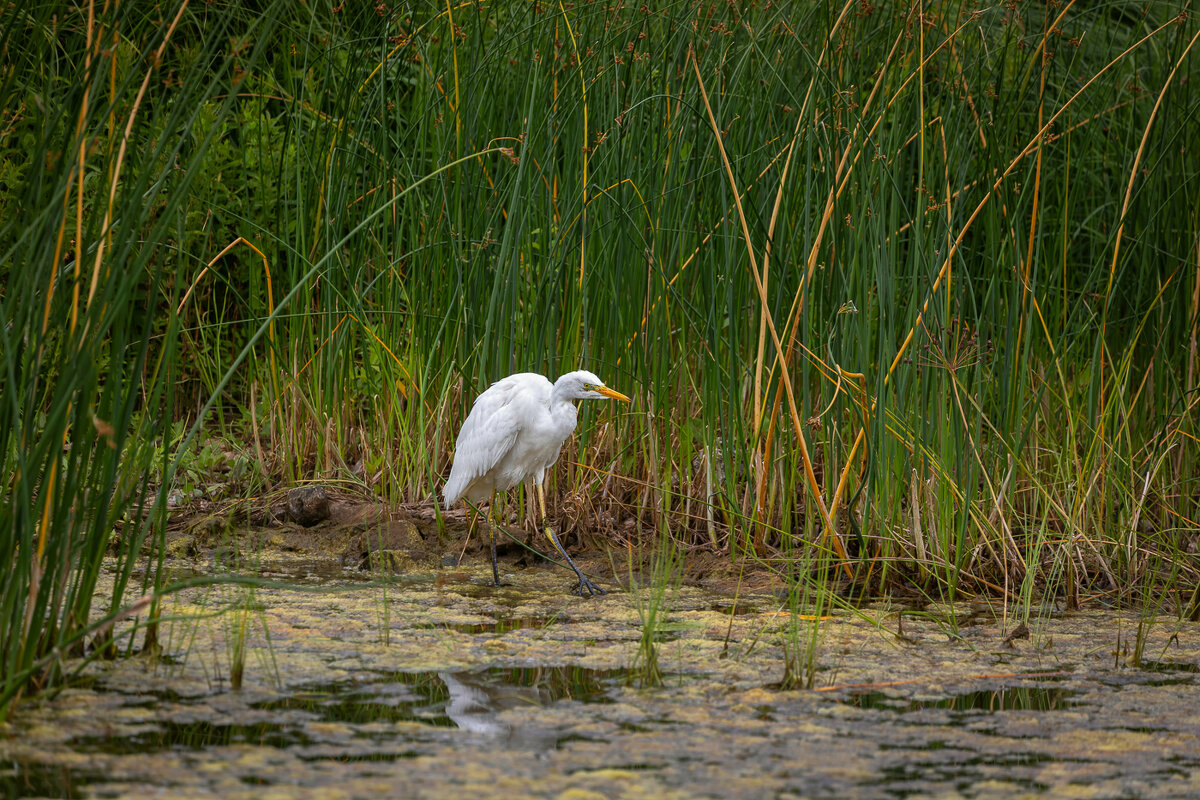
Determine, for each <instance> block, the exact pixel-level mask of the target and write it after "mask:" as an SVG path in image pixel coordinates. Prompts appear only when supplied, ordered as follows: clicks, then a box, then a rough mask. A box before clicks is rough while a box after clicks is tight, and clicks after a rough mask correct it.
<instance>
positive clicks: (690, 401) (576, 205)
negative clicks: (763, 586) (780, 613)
mask: <svg viewBox="0 0 1200 800" xmlns="http://www.w3.org/2000/svg"><path fill="white" fill-rule="evenodd" d="M180 9H182V10H180ZM259 11H261V9H258V8H255V9H253V10H251V9H247V8H244V7H243V6H241V5H239V4H237V3H232V4H228V5H224V6H221V7H220V13H217V11H216V10H215V9H211V8H210V7H208V6H205V7H200V6H195V7H193V6H191V5H186V6H173V7H171V8H170V9H157V8H156V9H155V10H154V11H152V12H146V11H141V10H135V9H124V8H122V9H119V10H118V11H116V12H100V11H96V12H95V14H96V16H95V17H94V18H93V19H92V21H90V22H89V20H88V17H87V14H86V9H73V10H71V11H69V12H67V11H61V10H60V9H59V8H58V7H57V6H50V5H46V6H36V7H35V8H33V9H32V10H30V11H22V12H12V13H5V14H4V15H3V17H0V36H2V37H3V45H4V48H5V52H6V54H8V55H7V56H6V59H7V65H6V66H5V68H4V71H3V72H0V89H2V91H3V92H4V96H5V101H6V102H5V103H4V106H3V107H4V108H5V109H7V111H6V112H5V113H6V116H5V117H4V118H3V119H2V120H0V170H2V172H0V208H2V209H3V215H2V222H0V277H3V283H4V288H3V290H2V293H0V303H2V304H3V308H4V322H5V325H4V327H3V330H0V337H3V343H4V353H5V356H4V366H5V369H6V373H7V374H6V376H5V392H4V401H5V402H4V403H3V406H4V410H3V412H0V438H2V440H3V441H2V443H0V458H3V459H4V463H3V469H2V470H0V474H3V475H4V476H5V480H6V481H7V482H8V485H9V491H8V492H6V493H5V499H4V501H3V505H0V521H2V522H3V525H0V531H2V533H0V536H3V537H4V540H3V542H0V544H2V545H4V546H6V547H7V549H8V552H11V553H14V554H15V555H14V558H13V560H12V562H11V564H10V566H9V567H7V569H6V578H7V580H6V581H5V583H4V586H5V587H6V588H5V589H4V590H3V600H2V603H3V605H2V606H0V625H3V626H4V628H3V630H0V635H2V638H0V640H2V641H4V642H5V645H4V646H3V647H4V649H3V655H4V659H5V661H4V674H5V675H6V676H15V677H13V678H11V679H9V678H7V677H6V683H5V692H6V694H5V695H4V697H5V698H9V697H11V696H13V694H14V693H15V692H17V691H19V688H20V686H23V685H24V681H26V680H27V679H29V678H30V677H33V676H39V675H46V674H47V673H46V669H47V668H46V664H47V663H48V662H46V660H45V659H46V658H47V657H48V655H49V654H51V653H54V652H56V651H55V648H60V649H61V648H63V647H64V646H65V645H66V644H67V643H68V642H74V641H78V636H79V631H80V630H81V627H80V626H82V625H84V624H85V621H86V620H87V618H88V613H89V606H90V602H91V588H90V587H91V586H92V585H93V582H94V580H95V574H96V571H97V570H98V569H99V568H100V564H101V559H102V557H103V556H104V553H105V552H108V551H109V548H110V547H113V548H115V551H116V552H118V553H119V555H118V562H119V564H120V565H121V566H120V567H119V569H120V570H121V574H122V580H121V581H120V582H119V583H120V586H119V590H118V593H117V595H115V596H120V594H121V592H122V591H123V590H124V587H125V586H126V585H127V584H128V582H129V581H130V580H133V578H132V576H133V571H132V566H133V564H134V563H135V556H137V555H138V554H139V553H140V552H142V550H143V547H144V545H146V544H147V543H151V544H153V543H154V542H156V541H161V536H162V532H163V527H164V520H165V515H166V512H167V509H166V499H167V497H168V495H169V484H170V483H171V479H172V469H173V465H174V464H176V463H178V460H179V459H180V458H181V457H186V456H185V453H186V452H187V451H188V449H189V447H190V445H191V442H192V441H194V438H195V437H196V436H198V435H212V434H214V433H220V434H223V435H225V436H227V437H229V438H231V439H233V440H238V439H239V438H240V439H241V440H242V441H245V442H247V445H246V446H247V449H248V450H251V451H253V452H254V454H255V455H254V459H255V462H256V463H258V464H259V467H260V470H261V471H262V472H263V473H264V474H265V475H266V476H268V477H269V478H270V479H271V480H273V481H276V482H281V483H286V482H291V481H294V480H298V479H312V478H318V479H330V478H339V479H346V480H357V481H361V482H364V483H367V484H368V485H369V486H371V487H373V488H374V489H376V490H377V491H378V492H379V493H380V494H381V495H382V496H383V497H385V498H386V499H388V500H390V501H393V502H400V501H403V502H431V501H432V499H433V497H434V496H435V494H436V492H437V490H438V489H439V487H440V483H441V480H442V477H443V476H444V475H445V474H446V473H447V471H448V464H449V461H450V457H451V449H452V447H453V439H454V434H455V432H456V430H457V426H458V424H459V423H460V422H461V420H462V419H463V417H464V416H465V414H466V411H467V410H468V408H469V404H470V402H471V400H472V398H473V397H474V395H475V394H476V393H477V392H478V391H480V390H482V389H483V388H484V387H485V386H486V385H487V384H488V383H489V382H490V381H492V380H495V379H496V378H499V377H501V376H503V375H505V374H508V373H509V372H513V371H517V370H537V371H542V372H545V373H547V374H550V375H551V376H553V375H557V374H558V373H560V372H564V371H567V370H570V369H574V368H576V367H579V366H586V367H588V368H590V369H592V370H593V371H595V372H597V373H598V374H600V375H601V377H603V378H604V379H605V380H606V381H608V382H609V383H610V384H611V385H613V386H614V387H616V388H618V389H620V390H621V391H624V392H626V393H627V394H630V395H631V396H632V397H634V399H635V403H634V404H633V406H632V407H631V408H628V409H622V410H620V411H619V412H617V413H615V414H614V412H613V411H612V410H611V409H594V408H585V409H584V410H583V411H582V412H581V414H582V416H583V419H582V421H581V422H582V424H581V426H580V432H579V434H578V435H577V436H576V437H575V438H574V439H573V440H572V441H571V442H570V443H569V444H568V447H567V452H565V453H564V457H563V458H562V459H561V460H560V462H559V466H558V467H557V468H556V469H555V471H554V474H553V475H552V476H550V478H549V480H548V487H547V488H548V498H549V499H551V504H552V506H553V508H552V513H553V514H556V515H560V514H566V513H576V512H577V511H578V509H580V508H584V509H586V511H587V514H586V518H585V519H583V524H582V529H583V530H590V531H591V532H592V533H591V535H592V537H593V538H592V541H604V540H605V539H604V537H634V538H638V539H644V540H645V541H646V542H647V543H648V544H650V545H651V546H653V545H654V543H655V542H656V541H657V539H658V538H659V537H671V539H672V540H673V542H674V544H675V545H676V546H678V547H679V549H680V550H681V551H682V552H686V551H689V550H691V549H694V548H698V547H703V548H708V549H711V550H716V551H719V552H726V553H729V554H730V556H731V558H735V559H742V558H752V559H755V560H756V561H758V562H759V563H762V564H764V565H766V566H767V567H769V568H772V569H777V570H779V571H780V573H781V574H783V575H788V574H793V573H794V568H795V567H796V565H797V564H812V563H816V561H817V560H820V559H817V558H816V556H817V554H824V553H826V552H828V553H832V556H829V559H830V569H828V570H824V571H821V573H820V574H821V575H822V576H824V577H822V578H821V579H822V580H824V579H825V578H828V579H830V580H837V581H839V582H841V581H845V582H848V583H849V584H850V585H851V586H853V587H854V588H855V591H856V592H858V593H860V594H861V593H863V592H867V593H870V592H878V591H886V590H887V589H888V588H890V587H892V586H893V585H895V584H896V583H904V584H910V585H916V586H918V587H920V588H921V589H922V590H923V591H925V592H927V593H929V594H930V595H931V596H935V597H944V598H948V599H949V600H951V601H953V600H954V598H955V597H957V596H960V595H963V594H967V595H974V594H980V593H985V594H991V595H995V596H1002V597H1005V598H1007V599H1009V600H1011V602H1013V603H1014V604H1016V605H1018V606H1020V607H1022V608H1024V609H1025V611H1023V612H1022V613H1023V614H1024V613H1027V610H1028V605H1029V604H1030V603H1031V602H1032V599H1033V598H1034V597H1039V598H1040V597H1044V596H1052V595H1061V596H1063V597H1065V598H1066V599H1067V601H1068V602H1071V603H1075V602H1084V601H1086V600H1088V599H1097V598H1098V599H1104V600H1111V599H1120V598H1128V597H1130V596H1131V593H1136V592H1139V591H1142V590H1141V589H1139V588H1138V587H1144V586H1145V585H1146V584H1145V580H1146V573H1147V570H1151V571H1154V572H1155V573H1156V574H1157V575H1158V576H1160V577H1161V581H1160V583H1161V589H1162V590H1163V592H1164V593H1165V594H1167V595H1169V596H1171V597H1173V598H1174V605H1175V607H1176V609H1177V611H1179V612H1186V613H1192V614H1194V613H1196V612H1195V609H1196V607H1200V606H1198V604H1197V603H1196V602H1195V600H1194V599H1193V598H1194V597H1195V596H1197V588H1196V587H1198V586H1200V574H1198V572H1197V566H1198V565H1197V564H1196V561H1195V557H1194V555H1192V554H1191V549H1194V548H1190V547H1189V545H1188V541H1189V540H1190V537H1194V534H1193V533H1192V531H1193V530H1194V529H1195V520H1196V519H1197V515H1198V513H1200V509H1197V499H1196V498H1197V497H1198V495H1197V492H1196V487H1197V463H1196V456H1195V454H1196V452H1197V450H1196V448H1195V447H1194V441H1195V435H1196V434H1195V408H1196V404H1195V402H1194V399H1195V392H1196V388H1197V368H1198V367H1200V359H1198V355H1197V351H1196V347H1195V344H1194V342H1195V334H1196V327H1197V318H1198V310H1200V309H1198V306H1200V300H1198V299H1197V298H1198V296H1200V295H1198V294H1197V291H1198V290H1197V286H1198V283H1197V272H1198V268H1197V259H1198V258H1200V254H1198V248H1197V245H1196V242H1197V240H1198V239H1200V227H1198V225H1197V221H1196V220H1197V218H1198V212H1200V208H1198V207H1197V203H1198V202H1200V201H1198V200H1197V198H1200V191H1198V189H1200V184H1198V181H1200V176H1198V174H1197V170H1196V167H1195V163H1196V160H1195V153H1194V152H1192V150H1193V148H1192V145H1191V142H1192V141H1194V140H1196V139H1197V133H1198V130H1197V128H1198V125H1197V112H1198V111H1200V96H1198V95H1197V94H1196V93H1195V92H1194V91H1192V90H1191V89H1190V88H1189V87H1191V86H1194V85H1195V84H1196V81H1197V79H1198V78H1200V74H1198V73H1197V70H1200V66H1197V64H1198V63H1200V62H1198V61H1197V59H1196V58H1195V52H1194V50H1195V46H1196V41H1197V32H1198V31H1200V23H1197V20H1196V18H1195V15H1194V14H1190V15H1189V14H1188V13H1187V11H1188V4H1187V3H1185V2H1182V0H1180V1H1178V2H1176V1H1174V0H1162V1H1159V2H1150V3H1145V4H1138V5H1137V6H1136V7H1134V6H1132V5H1129V4H1127V3H1124V2H1119V1H1118V0H1111V2H1104V3H1099V4H1086V5H1080V4H1077V3H1076V4H1070V3H1068V4H1060V5H1058V6H1051V5H1047V4H1044V3H1031V2H1018V3H1006V4H998V5H996V6H994V7H987V8H980V7H978V5H977V4H973V3H966V2H961V0H958V1H951V0H946V1H945V2H936V1H935V2H926V3H923V4H913V5H896V4H873V3H862V2H859V1H858V0H854V2H846V3H843V4H836V3H835V4H823V5H817V6H814V5H800V6H795V5H794V4H793V5H791V6H789V5H787V4H766V3H746V4H740V5H729V4H717V3H707V2H674V3H668V4H665V5H664V4H658V5H656V6H655V7H654V8H653V9H651V8H650V7H649V6H640V5H639V4H626V5H624V6H622V5H620V4H605V3H575V4H570V5H568V4H559V5H549V4H543V3H518V2H512V1H511V0H504V1H503V2H493V3H487V2H481V3H475V4H464V5H459V6H454V5H445V4H443V5H438V4H432V3H425V2H407V3H405V2H401V3H395V4H391V5H388V6H386V7H384V6H381V7H379V9H378V10H377V8H376V7H375V6H365V5H364V6H361V7H359V6H353V7H352V4H341V5H336V4H318V5H312V4H306V5H300V6H293V5H292V4H278V5H269V6H268V7H267V10H266V13H265V14H264V15H262V16H261V17H260V15H259ZM176 13H178V14H179V22H178V24H177V25H176V26H175V27H174V28H171V27H170V22H171V20H172V19H174V18H175V15H176ZM160 14H161V15H162V16H161V18H160V17H159V16H156V15H160ZM89 32H90V33H89ZM168 34H169V35H168ZM114 36H115V37H116V41H117V42H118V44H117V45H115V46H110V44H109V43H110V41H111V40H113V38H114ZM164 43H165V44H164ZM147 76H148V77H149V79H148V80H147V82H146V86H147V88H146V90H145V92H144V93H142V94H139V90H140V87H141V86H142V82H143V80H145V79H146V78H147ZM131 120H132V122H131ZM127 128H128V130H129V131H130V133H129V135H128V139H126V134H125V131H126V129H127ZM126 141H127V145H126V150H125V152H126V155H125V157H124V159H123V160H122V159H121V157H120V155H119V153H120V151H121V145H122V142H126ZM81 174H82V175H83V180H82V181H80V179H79V176H80V175H81ZM114 186H115V187H116V191H115V193H113V192H112V191H111V187H114ZM110 197H111V199H110ZM76 241H79V242H82V243H83V244H82V245H81V246H79V247H78V248H77V247H76V245H75V242H76ZM77 250H78V251H79V252H80V253H81V254H82V256H81V257H78V258H77V257H76V251H77ZM171 420H185V421H186V422H187V423H188V425H189V428H188V430H189V434H188V435H187V436H185V437H184V438H183V439H182V441H180V442H179V443H178V444H177V445H174V446H167V445H166V444H164V443H165V442H167V440H168V438H169V437H168V436H167V431H168V427H167V426H168V423H169V422H170V421H171ZM360 462H361V468H360V467H359V466H358V465H359V464H360ZM152 464H157V468H155V469H153V470H151V465H152ZM580 498H586V502H582V503H581V502H580ZM114 531H115V533H114ZM821 558H822V559H823V558H825V556H824V555H822V556H821ZM155 563H157V562H155ZM146 574H148V575H151V576H153V574H154V573H153V570H151V571H150V572H148V573H146ZM138 580H142V579H141V578H138ZM145 581H146V586H147V590H148V591H149V590H151V589H152V588H153V584H154V578H153V577H150V578H146V579H145ZM35 664H36V665H38V666H37V667H36V668H34V665H35ZM38 679H39V680H42V678H41V677H39V678H38Z"/></svg>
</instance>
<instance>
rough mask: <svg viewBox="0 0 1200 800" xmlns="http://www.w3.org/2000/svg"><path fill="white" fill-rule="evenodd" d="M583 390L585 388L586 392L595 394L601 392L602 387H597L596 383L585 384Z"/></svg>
mask: <svg viewBox="0 0 1200 800" xmlns="http://www.w3.org/2000/svg"><path fill="white" fill-rule="evenodd" d="M583 388H584V389H585V390H586V391H589V392H595V391H599V389H600V387H599V386H597V385H596V384H594V383H585V384H584V385H583Z"/></svg>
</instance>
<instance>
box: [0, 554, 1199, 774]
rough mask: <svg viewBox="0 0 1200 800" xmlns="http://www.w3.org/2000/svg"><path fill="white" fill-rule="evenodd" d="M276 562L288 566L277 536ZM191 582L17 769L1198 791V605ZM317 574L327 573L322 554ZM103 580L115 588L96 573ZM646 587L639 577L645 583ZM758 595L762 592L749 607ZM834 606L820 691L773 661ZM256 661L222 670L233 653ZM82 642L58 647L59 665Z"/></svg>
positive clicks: (458, 574)
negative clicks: (1160, 615)
mask: <svg viewBox="0 0 1200 800" xmlns="http://www.w3.org/2000/svg"><path fill="white" fill-rule="evenodd" d="M275 559H276V560H275V561H274V562H273V566H272V569H271V574H272V575H273V576H288V575H289V571H288V568H287V563H286V557H285V556H283V555H280V554H277V555H276V556H275ZM304 569H305V570H306V572H305V573H304V574H303V576H302V578H303V579H302V580H299V581H297V582H298V583H299V584H302V585H297V586H290V587H277V586H270V587H266V586H258V587H253V588H248V587H244V586H221V587H207V588H192V589H187V590H184V591H182V592H180V593H179V594H177V595H174V596H172V597H171V598H169V599H167V600H166V601H165V602H164V606H163V609H162V610H163V613H164V614H165V615H166V616H167V621H165V622H164V623H163V625H162V627H161V629H160V631H159V639H160V642H161V643H162V644H163V646H164V650H165V653H164V654H165V655H166V656H169V658H166V659H162V660H157V661H156V660H152V659H149V658H135V659H127V660H121V661H117V662H111V663H103V662H96V663H92V664H89V665H87V666H86V667H85V668H84V669H83V672H82V675H83V677H84V678H85V682H83V683H80V684H78V685H76V686H74V687H72V688H68V689H66V690H64V691H62V692H60V693H58V694H57V695H54V696H45V697H40V698H34V699H32V700H30V701H28V702H26V703H25V704H24V705H22V706H21V707H20V708H19V710H18V712H17V713H16V715H15V716H14V717H13V718H12V719H11V720H10V721H8V722H6V723H4V724H3V727H2V728H0V758H2V760H3V763H4V764H5V765H8V767H7V769H6V770H5V771H3V772H0V785H2V786H3V787H4V791H5V794H6V796H34V797H36V796H62V795H66V794H69V795H72V796H88V795H95V796H122V797H132V798H140V797H151V796H153V797H229V798H242V797H245V798H251V797H253V798H263V797H301V798H304V797H314V798H316V797H321V798H329V797H346V798H357V797H380V796H388V797H391V796H396V797H430V798H433V797H458V796H463V797H466V796H474V795H477V796H481V797H490V798H506V797H513V798H517V797H546V798H590V797H630V798H636V797H647V798H650V797H722V798H726V797H733V798H736V797H755V798H757V797H796V798H835V797H867V798H873V797H879V798H892V797H930V798H935V797H936V798H949V797H967V798H992V797H996V798H999V797H1005V798H1009V797H1111V798H1117V797H1189V796H1197V795H1198V793H1200V685H1198V680H1197V679H1198V678H1200V673H1198V671H1197V663H1198V662H1200V626H1198V625H1195V624H1192V623H1178V622H1175V621H1173V620H1169V619H1160V620H1155V621H1153V622H1154V624H1152V625H1150V627H1149V628H1148V631H1146V632H1145V633H1146V636H1145V640H1144V641H1143V642H1141V647H1142V652H1143V653H1145V654H1146V659H1147V664H1148V665H1149V668H1146V669H1141V668H1138V667H1137V666H1136V665H1134V664H1132V662H1131V655H1130V654H1131V652H1132V651H1133V649H1134V648H1135V647H1136V646H1137V645H1138V642H1137V640H1136V636H1137V633H1138V627H1137V623H1138V619H1137V618H1136V617H1132V616H1129V615H1120V614H1117V613H1115V612H1105V611H1087V612H1081V613H1072V614H1062V615H1048V616H1047V617H1045V618H1042V619H1035V620H1032V621H1031V623H1030V628H1031V634H1030V636H1029V638H1023V639H1014V640H1011V641H1010V640H1008V634H1009V633H1011V632H1012V630H1013V629H1014V628H1015V627H1016V625H1015V621H1010V622H1009V623H1008V624H1007V626H1006V625H1005V622H1004V620H1003V618H1000V617H997V616H995V615H993V614H991V613H979V612H978V610H975V611H971V610H970V609H962V608H932V607H931V608H925V609H916V610H915V611H914V610H912V609H906V610H904V613H903V619H902V620H901V618H900V617H901V614H900V610H899V609H895V608H890V607H886V606H881V607H873V608H870V609H867V610H865V611H863V612H861V613H856V614H849V613H838V614H836V615H835V616H834V617H832V618H829V619H825V620H823V621H811V620H792V619H791V618H789V617H788V616H787V614H786V613H785V614H779V613H777V612H779V611H781V610H782V605H783V604H782V603H781V602H780V601H779V600H778V599H777V598H775V597H772V596H769V595H762V596H756V597H750V598H746V597H741V598H737V604H736V605H737V609H738V613H730V612H731V610H733V609H734V607H735V603H734V599H733V598H731V597H727V596H723V595H716V594H714V593H713V592H710V591H705V590H703V589H699V588H695V587H684V588H681V589H678V590H667V591H665V593H664V594H663V596H662V598H661V600H662V607H663V608H665V609H666V613H665V615H664V616H663V617H662V619H663V621H664V622H665V625H664V627H663V629H662V630H661V631H659V632H658V635H656V636H655V637H653V638H654V639H655V640H656V641H657V658H658V664H659V667H660V669H661V671H662V673H663V678H664V683H663V685H662V686H661V687H657V688H639V686H640V682H639V675H638V674H637V671H636V670H635V669H633V667H634V665H635V664H638V663H641V661H640V659H641V657H642V656H644V653H639V647H640V643H641V641H642V639H643V636H642V634H643V631H642V622H641V616H640V614H639V611H638V610H639V608H643V609H644V608H645V605H646V602H647V598H648V595H647V594H642V595H641V596H638V595H634V594H629V593H624V592H622V591H620V590H619V588H618V587H617V586H615V585H614V584H611V583H610V584H607V588H610V589H613V590H614V591H612V592H611V593H610V594H608V595H606V596H603V597H597V598H591V599H580V598H578V597H574V596H572V595H570V594H569V593H568V588H569V586H570V584H571V581H570V580H569V579H568V576H567V575H566V573H564V572H562V571H557V570H552V569H548V568H541V567H536V568H529V569H524V570H516V569H506V570H505V572H504V574H503V580H504V583H505V584H506V585H504V586H501V587H499V588H496V587H492V586H490V585H489V583H490V567H488V566H487V565H484V564H480V565H476V566H472V567H471V568H469V569H466V568H455V569H452V570H451V569H447V570H443V571H441V572H437V571H434V570H430V572H429V573H428V575H426V576H425V577H424V578H423V579H421V580H410V579H407V578H405V579H397V580H392V581H388V582H379V581H377V582H365V581H364V580H363V576H362V575H361V574H358V573H356V572H354V571H347V570H341V569H340V568H337V567H327V568H323V569H314V568H312V567H311V565H306V566H305V567H304ZM312 575H318V576H319V579H310V576H312ZM107 588H108V587H103V586H102V587H101V592H102V593H103V591H105V590H106V589H107ZM648 591H650V590H643V592H648ZM747 608H752V609H755V610H754V611H753V612H752V613H745V611H746V609H747ZM813 625H817V626H819V630H820V636H819V643H820V646H819V651H818V652H817V654H816V659H815V664H816V672H815V674H814V675H813V676H812V678H813V689H812V690H788V691H785V690H783V689H781V688H780V682H781V680H782V679H783V677H784V673H785V663H786V662H787V659H788V658H789V657H791V658H792V660H793V667H794V668H795V665H796V664H797V663H800V662H799V661H797V660H796V659H797V658H798V657H803V655H804V646H805V642H806V641H807V636H808V633H809V632H810V631H811V630H812V628H811V627H810V626H813ZM239 653H242V654H243V655H244V668H243V680H242V686H241V688H240V689H238V690H234V689H233V688H231V672H232V669H233V664H234V661H235V660H236V659H237V658H238V654H239ZM67 666H68V667H70V665H69V664H68V665H67Z"/></svg>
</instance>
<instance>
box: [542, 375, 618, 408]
mask: <svg viewBox="0 0 1200 800" xmlns="http://www.w3.org/2000/svg"><path fill="white" fill-rule="evenodd" d="M554 385H555V388H556V389H558V388H560V387H561V391H562V393H563V395H564V396H566V397H569V398H571V399H573V400H624V401H625V402H626V403H628V402H629V398H628V397H626V396H625V395H623V394H621V393H620V392H618V391H614V390H612V389H610V388H608V387H607V386H605V385H604V381H602V380H600V379H599V378H597V377H596V376H595V374H593V373H591V372H588V371H587V370H585V369H581V370H579V371H577V372H568V373H567V374H566V375H563V376H562V377H560V378H559V379H558V380H557V381H555V384H554Z"/></svg>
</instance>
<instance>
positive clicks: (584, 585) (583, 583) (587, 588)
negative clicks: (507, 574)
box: [537, 483, 604, 597]
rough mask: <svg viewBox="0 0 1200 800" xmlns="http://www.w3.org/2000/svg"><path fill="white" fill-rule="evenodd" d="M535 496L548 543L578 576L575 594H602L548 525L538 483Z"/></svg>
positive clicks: (542, 496) (544, 504) (543, 494)
mask: <svg viewBox="0 0 1200 800" xmlns="http://www.w3.org/2000/svg"><path fill="white" fill-rule="evenodd" d="M537 496H538V506H539V508H540V509H541V512H542V529H543V530H544V531H545V532H546V536H548V537H549V538H550V544H552V545H554V549H555V550H557V551H558V554H559V555H560V556H562V557H563V558H565V559H566V560H567V563H568V564H570V565H571V569H573V570H575V574H576V575H578V576H579V585H578V586H576V587H575V594H577V595H579V596H580V597H583V593H584V592H587V593H588V594H589V595H597V594H604V590H603V589H601V588H600V587H599V586H597V585H596V584H594V583H592V582H591V581H589V580H588V579H587V578H586V577H584V574H583V573H582V572H580V571H579V567H577V566H575V562H574V561H573V560H571V557H570V556H569V555H567V551H566V550H564V549H563V546H562V544H561V543H560V542H559V541H558V534H556V533H555V532H554V528H552V527H550V522H549V520H547V518H546V495H545V493H544V492H543V491H542V485H541V484H540V483H539V484H538V485H537Z"/></svg>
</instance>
